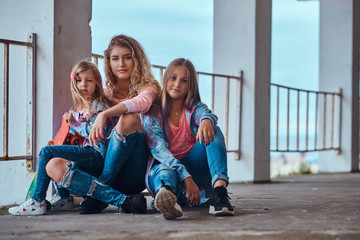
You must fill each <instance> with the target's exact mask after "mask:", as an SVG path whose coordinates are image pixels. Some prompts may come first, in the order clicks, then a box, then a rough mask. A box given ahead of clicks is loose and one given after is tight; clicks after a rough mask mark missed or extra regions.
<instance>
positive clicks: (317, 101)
mask: <svg viewBox="0 0 360 240" xmlns="http://www.w3.org/2000/svg"><path fill="white" fill-rule="evenodd" d="M318 104H319V94H318V93H316V98H315V128H314V130H315V138H314V149H315V150H317V124H318V123H317V121H318V111H319V109H318Z"/></svg>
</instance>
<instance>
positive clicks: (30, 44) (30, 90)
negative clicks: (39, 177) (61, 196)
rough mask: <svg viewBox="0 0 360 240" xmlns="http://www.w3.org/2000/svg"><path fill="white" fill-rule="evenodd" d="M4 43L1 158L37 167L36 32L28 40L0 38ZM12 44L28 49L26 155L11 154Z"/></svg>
mask: <svg viewBox="0 0 360 240" xmlns="http://www.w3.org/2000/svg"><path fill="white" fill-rule="evenodd" d="M0 42H1V43H2V44H4V116H3V156H0V160H2V161H7V160H24V159H25V160H26V167H27V170H29V171H32V170H34V168H35V164H34V163H35V160H36V157H35V153H36V141H35V140H36V34H34V33H33V34H29V36H28V38H27V41H26V42H19V41H13V40H7V39H0ZM10 45H19V46H25V47H27V49H26V103H25V104H26V155H22V156H9V149H8V146H9V109H10V102H9V87H10V86H9V82H10V78H9V68H10V57H9V55H10Z"/></svg>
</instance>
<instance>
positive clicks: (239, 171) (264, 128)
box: [213, 0, 271, 182]
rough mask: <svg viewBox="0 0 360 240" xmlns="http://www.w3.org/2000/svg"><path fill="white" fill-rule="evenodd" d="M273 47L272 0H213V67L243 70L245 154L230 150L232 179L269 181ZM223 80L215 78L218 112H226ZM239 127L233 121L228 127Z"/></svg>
mask: <svg viewBox="0 0 360 240" xmlns="http://www.w3.org/2000/svg"><path fill="white" fill-rule="evenodd" d="M270 50H271V1H269V0H241V1H238V0H215V1H214V67H213V71H214V73H221V74H227V75H236V76H239V74H240V71H241V70H242V71H244V83H243V90H242V93H243V96H242V114H241V121H242V126H241V158H240V159H239V160H236V159H235V157H234V156H233V155H232V154H229V160H228V165H229V176H230V180H232V181H254V182H264V181H269V180H270V152H269V147H270ZM224 82H225V81H217V82H216V86H215V89H216V91H215V96H216V98H215V108H214V111H215V113H216V114H218V115H220V114H224V112H223V101H220V100H221V98H223V96H224V95H225V90H224V89H225V86H224V84H225V83H224ZM238 94H239V93H238ZM238 105H239V104H238ZM234 109H236V108H230V111H235V110H234ZM221 125H222V123H220V127H222V126H221ZM237 128H238V126H230V131H232V130H231V129H237ZM236 134H237V133H235V135H236Z"/></svg>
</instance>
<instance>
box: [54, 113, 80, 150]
mask: <svg viewBox="0 0 360 240" xmlns="http://www.w3.org/2000/svg"><path fill="white" fill-rule="evenodd" d="M71 130H72V129H71V128H70V124H69V123H68V122H66V121H65V119H64V118H62V122H61V127H60V129H59V131H58V132H57V133H56V135H55V137H54V139H53V140H52V141H49V142H48V145H81V144H82V143H83V138H82V137H81V136H78V135H77V134H76V132H74V131H71Z"/></svg>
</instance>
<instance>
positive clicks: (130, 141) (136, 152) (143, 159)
mask: <svg viewBox="0 0 360 240" xmlns="http://www.w3.org/2000/svg"><path fill="white" fill-rule="evenodd" d="M115 134H116V135H117V136H119V137H122V138H123V139H121V140H120V139H118V138H117V137H116V136H115ZM148 158H149V150H148V146H147V142H146V136H145V134H144V133H140V132H133V133H131V134H128V135H123V134H120V133H118V132H116V131H115V129H114V130H113V132H112V134H111V137H110V141H109V145H108V149H107V152H106V158H105V163H104V169H103V172H102V174H101V175H100V177H99V179H101V181H102V182H104V183H105V184H107V185H109V186H111V187H113V188H114V189H116V190H118V191H120V192H122V193H125V194H136V193H140V192H142V191H143V190H144V189H145V174H146V168H147V161H148Z"/></svg>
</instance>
